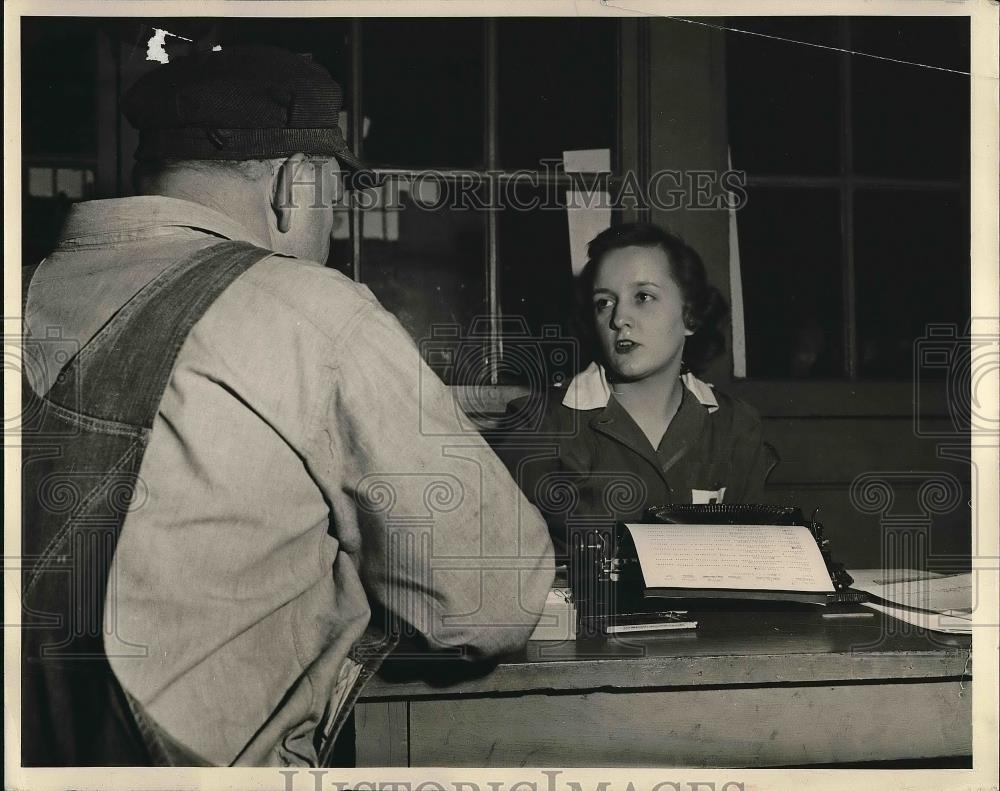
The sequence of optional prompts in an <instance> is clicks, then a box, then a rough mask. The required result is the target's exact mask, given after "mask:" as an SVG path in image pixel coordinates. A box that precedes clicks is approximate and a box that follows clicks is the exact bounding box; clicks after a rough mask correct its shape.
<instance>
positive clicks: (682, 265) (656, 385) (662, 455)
mask: <svg viewBox="0 0 1000 791" xmlns="http://www.w3.org/2000/svg"><path fill="white" fill-rule="evenodd" d="M587 251H588V262H587V265H586V267H585V268H584V270H583V272H582V273H581V276H580V287H581V298H582V305H583V308H582V310H583V319H584V321H583V325H584V327H583V329H584V333H583V334H584V338H585V343H588V344H590V345H592V346H593V348H592V352H593V357H594V359H595V361H594V362H593V363H591V364H590V365H589V367H587V368H585V369H584V370H583V371H581V372H580V373H578V374H577V375H576V376H575V377H574V378H573V379H572V381H571V382H570V383H569V385H568V386H567V387H566V388H564V389H553V390H551V391H549V392H548V393H536V394H532V395H530V396H526V397H524V398H521V399H515V400H514V401H512V402H511V403H510V405H509V406H508V417H507V425H510V426H518V428H515V429H512V430H511V431H510V432H508V433H507V434H506V435H505V436H504V438H503V440H502V441H501V442H500V444H499V446H498V447H497V450H498V453H499V454H500V456H501V458H503V459H504V461H505V462H506V463H507V465H508V467H509V468H510V470H511V473H512V475H513V476H514V477H515V479H516V480H517V481H518V483H519V484H520V485H521V487H522V489H523V491H524V492H525V494H526V495H527V497H528V498H529V499H530V500H531V501H532V502H533V503H534V504H535V505H536V506H537V507H538V508H539V510H541V511H542V513H543V515H544V516H545V518H546V520H547V521H548V524H549V529H550V531H551V532H552V538H553V542H554V543H555V545H556V551H557V555H559V556H561V557H563V558H565V555H566V548H567V545H568V541H569V538H568V531H569V530H571V529H574V526H575V527H576V528H590V527H603V526H606V525H608V524H609V523H613V522H614V521H617V520H623V521H628V520H634V519H638V518H640V517H641V516H642V515H643V513H644V512H645V511H646V509H647V508H649V507H650V506H658V505H665V504H669V503H711V502H725V503H758V502H761V501H762V490H763V486H764V481H765V479H766V478H767V475H768V473H769V472H770V470H771V468H772V467H773V466H774V464H775V461H776V457H775V455H774V452H773V450H772V449H771V448H770V446H768V445H766V444H765V443H764V442H763V440H762V438H761V423H760V418H759V417H758V415H757V413H756V412H755V411H754V410H753V409H752V408H751V407H750V406H748V405H747V404H745V403H744V402H742V401H739V400H738V399H735V398H732V397H729V396H727V395H726V394H724V393H721V392H719V391H718V390H716V389H714V388H713V387H712V386H711V385H709V384H706V383H705V382H703V381H701V380H699V379H697V378H696V377H695V375H694V373H693V372H692V371H697V370H700V369H701V367H702V366H703V365H704V364H705V363H707V362H708V361H709V360H710V359H711V358H712V357H713V356H715V355H717V354H718V353H719V352H720V351H721V350H722V348H723V341H722V335H721V333H720V331H719V328H718V324H719V322H720V321H721V320H722V318H723V317H724V316H725V313H726V305H725V303H724V301H723V299H722V297H721V295H720V294H719V292H718V291H717V290H716V289H715V288H714V287H712V286H711V285H710V284H709V282H708V279H707V276H706V273H705V267H704V264H703V263H702V261H701V258H700V257H699V255H698V253H697V252H695V251H694V250H693V249H692V248H691V247H690V246H688V245H687V244H686V243H685V242H684V241H683V240H681V239H680V238H679V237H677V236H675V235H673V234H671V233H669V232H667V231H665V230H663V229H662V228H660V227H658V226H656V225H651V224H644V223H634V224H627V225H620V226H616V227H613V228H609V229H608V230H606V231H603V232H602V233H600V234H599V235H598V236H596V237H595V238H594V239H593V240H592V241H591V242H590V244H589V246H588V250H587Z"/></svg>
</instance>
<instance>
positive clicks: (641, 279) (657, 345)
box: [593, 247, 691, 381]
mask: <svg viewBox="0 0 1000 791" xmlns="http://www.w3.org/2000/svg"><path fill="white" fill-rule="evenodd" d="M593 310H594V314H593V315H594V321H595V324H596V329H597V336H598V339H599V343H600V346H601V351H602V352H603V354H604V360H605V362H606V364H607V365H608V368H609V373H611V374H614V376H615V378H617V379H619V380H622V381H638V380H641V379H646V378H648V377H650V376H653V375H655V374H658V373H664V372H667V371H670V370H679V369H680V360H681V352H682V350H683V349H684V338H685V337H686V336H688V335H690V334H691V331H690V330H688V329H687V328H686V327H685V326H684V300H683V297H682V296H681V291H680V288H679V287H678V285H677V283H676V282H675V281H674V278H673V275H671V273H670V261H669V260H668V258H667V254H666V253H665V252H664V251H663V250H661V249H660V248H658V247H623V248H621V249H619V250H612V251H611V252H610V253H608V254H607V255H605V256H604V258H603V259H602V261H601V263H600V264H599V265H598V268H597V272H596V275H595V278H594V291H593Z"/></svg>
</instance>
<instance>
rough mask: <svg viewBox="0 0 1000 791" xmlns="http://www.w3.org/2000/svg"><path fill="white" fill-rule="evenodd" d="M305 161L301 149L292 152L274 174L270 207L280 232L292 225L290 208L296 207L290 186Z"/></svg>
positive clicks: (293, 183) (287, 229) (286, 231)
mask: <svg viewBox="0 0 1000 791" xmlns="http://www.w3.org/2000/svg"><path fill="white" fill-rule="evenodd" d="M305 161H306V155H305V154H303V153H302V152H301V151H299V152H297V153H295V154H292V155H291V156H290V157H288V159H286V160H285V161H284V162H282V163H281V165H280V166H279V167H278V172H277V173H276V174H275V175H274V184H273V192H272V193H271V208H272V209H273V210H274V219H275V224H276V225H277V226H278V231H280V232H281V233H288V231H289V230H290V229H291V227H292V210H293V209H295V208H296V207H295V204H294V203H293V197H292V187H293V186H294V185H295V177H296V176H297V175H298V173H299V169H300V168H301V167H302V163H303V162H305Z"/></svg>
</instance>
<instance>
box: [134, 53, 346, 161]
mask: <svg viewBox="0 0 1000 791" xmlns="http://www.w3.org/2000/svg"><path fill="white" fill-rule="evenodd" d="M343 104H344V92H343V91H342V90H341V87H340V86H339V85H338V84H337V83H336V82H335V81H334V80H333V78H332V77H331V76H330V74H329V73H328V72H327V71H326V69H324V68H323V67H322V66H320V65H319V64H318V63H316V62H314V61H313V60H311V59H310V58H308V57H305V56H302V55H296V54H294V53H292V52H288V51H286V50H283V49H279V48H277V47H263V46H252V47H250V46H248V47H228V46H227V47H225V48H224V49H222V50H220V51H218V52H199V53H197V54H193V55H189V56H187V57H184V58H179V59H176V60H172V61H170V62H169V63H167V64H165V65H163V66H159V67H157V68H155V69H154V70H153V71H151V72H149V73H148V74H146V75H144V76H143V77H141V78H140V79H139V80H137V81H136V83H135V85H133V86H132V87H131V88H130V89H129V90H128V92H127V93H126V94H125V97H124V100H123V110H124V113H125V117H126V118H128V120H129V122H130V123H131V124H132V126H134V127H135V128H136V129H138V130H139V133H140V134H139V148H138V150H137V151H136V153H135V158H136V159H139V160H154V159H155V160H160V159H234V160H241V159H269V158H276V157H282V156H289V155H291V154H294V153H296V152H298V151H302V152H303V153H306V154H327V155H332V156H335V157H337V159H339V160H340V161H341V162H342V163H343V164H344V165H345V166H347V167H348V168H351V169H354V170H357V169H361V168H363V167H364V166H363V164H362V163H361V162H360V161H359V160H358V158H357V157H355V156H354V154H353V153H352V152H351V150H350V148H348V146H347V142H346V141H345V140H344V135H343V133H342V132H341V131H340V127H338V126H337V120H338V116H339V115H340V110H341V108H342V107H343Z"/></svg>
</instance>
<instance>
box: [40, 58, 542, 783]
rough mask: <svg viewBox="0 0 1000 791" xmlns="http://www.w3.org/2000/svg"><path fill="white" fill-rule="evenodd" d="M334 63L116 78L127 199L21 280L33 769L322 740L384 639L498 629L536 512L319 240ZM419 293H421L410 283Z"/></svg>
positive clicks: (193, 758) (301, 755) (256, 64)
mask: <svg viewBox="0 0 1000 791" xmlns="http://www.w3.org/2000/svg"><path fill="white" fill-rule="evenodd" d="M342 102H343V99H342V92H341V89H340V87H339V86H338V85H337V84H336V83H335V82H334V81H333V80H332V79H331V78H330V76H329V74H327V73H326V71H325V70H324V69H322V68H321V67H320V66H319V65H317V64H316V63H314V62H312V61H310V60H308V59H305V58H302V57H300V56H297V55H293V54H291V53H288V52H284V51H282V50H277V49H272V48H263V47H254V48H244V49H240V48H230V47H227V48H225V49H224V50H223V51H221V52H205V53H201V54H198V55H195V56H192V57H190V58H187V59H184V60H182V61H176V62H171V63H169V64H167V65H164V66H160V67H158V68H157V69H155V70H154V71H153V72H151V73H150V74H149V75H147V76H146V77H144V78H143V79H141V80H140V81H139V82H138V83H137V84H136V85H135V86H134V87H133V88H132V89H131V91H130V92H129V93H128V94H127V96H126V97H125V112H126V115H127V116H128V118H129V120H130V121H131V122H132V124H133V125H134V126H136V127H137V128H138V129H139V130H140V133H141V142H140V146H139V149H138V152H137V154H136V157H137V159H138V167H137V188H138V191H139V193H140V195H139V196H138V197H130V198H121V199H115V200H101V201H91V202H87V203H81V204H78V205H76V206H75V207H74V209H73V211H72V213H71V215H70V217H69V219H68V221H67V224H66V227H65V229H64V231H63V234H62V237H61V239H60V241H59V244H58V247H57V248H56V250H55V252H54V253H53V254H52V255H51V256H50V257H49V258H47V259H46V260H45V261H44V262H43V263H42V264H41V265H40V266H39V267H38V269H37V271H36V272H35V274H34V276H33V279H32V282H31V284H30V289H29V291H28V294H27V302H26V309H25V322H26V325H27V335H26V355H27V356H26V364H25V374H26V384H25V393H26V404H25V412H24V427H23V428H24V450H23V460H24V478H23V481H24V485H23V492H22V494H23V501H24V509H23V533H22V536H23V554H24V556H25V563H24V573H23V583H22V600H23V606H24V612H25V618H24V623H25V626H24V628H23V630H22V640H23V663H22V665H23V673H22V677H23V681H22V698H23V700H22V708H23V719H22V725H23V736H22V744H23V750H22V759H23V762H24V764H25V765H35V766H39V765H42V766H44V765H50V766H52V765H55V766H59V765H102V764H103V765H124V764H158V763H162V764H179V765H197V764H215V765H227V764H247V765H316V764H319V763H323V762H324V761H325V760H327V757H328V753H329V750H330V746H331V744H332V743H333V741H334V738H335V737H336V735H337V732H338V730H339V729H340V727H341V725H342V723H343V721H344V719H345V717H346V716H347V714H348V712H349V711H350V708H351V706H352V705H353V703H354V701H355V699H356V698H357V695H358V694H359V692H360V689H361V686H362V685H363V683H364V682H365V680H367V678H369V677H370V675H371V674H372V673H373V672H374V670H375V669H376V668H377V666H378V664H379V663H380V661H381V660H382V658H383V657H384V656H385V654H386V653H387V652H388V651H389V650H391V649H392V647H393V645H395V644H396V642H397V641H398V640H400V639H401V638H402V640H404V641H405V643H406V645H407V646H408V650H411V651H413V650H417V651H423V652H426V654H427V655H428V656H430V657H435V658H437V657H442V656H443V657H447V658H452V659H459V660H477V659H484V658H488V657H495V656H498V655H500V654H503V653H505V652H509V651H512V650H516V649H518V648H520V647H521V646H522V645H523V644H524V642H525V641H526V640H527V638H528V635H529V634H530V632H531V630H532V628H533V627H534V624H535V622H536V621H537V619H538V613H540V612H541V609H542V605H543V602H544V600H545V597H546V593H547V591H548V590H549V586H550V583H551V580H552V574H553V561H552V547H551V544H550V541H549V538H548V533H547V530H546V527H545V523H544V522H543V521H542V519H541V518H540V517H539V515H538V513H537V512H536V511H535V510H534V508H533V507H532V506H530V505H529V504H528V503H527V502H526V501H525V500H524V498H523V497H522V495H521V494H520V492H519V491H518V490H517V487H516V485H515V484H514V482H513V481H512V480H511V478H510V476H509V475H508V473H507V472H506V470H505V469H504V467H503V466H502V465H501V463H500V462H499V461H498V460H497V459H496V457H495V456H494V455H493V454H492V452H491V451H490V450H489V448H488V446H486V444H485V443H484V442H483V440H482V439H481V438H480V437H479V436H478V435H476V434H470V433H469V432H468V431H467V430H465V429H463V423H462V421H461V418H460V415H459V414H458V411H457V409H456V407H455V404H454V402H453V400H452V398H451V396H450V394H449V393H448V391H447V389H446V388H445V386H444V385H443V384H442V383H441V382H440V380H438V379H437V378H436V377H435V376H434V374H433V373H432V372H431V371H430V370H429V369H428V368H427V367H426V366H425V365H424V363H423V362H422V360H421V359H420V355H419V353H418V351H417V349H416V347H415V346H414V344H413V343H412V341H411V340H410V338H409V336H408V335H407V334H406V333H405V331H404V330H403V329H402V327H401V326H400V324H399V323H398V322H397V321H396V320H395V319H394V318H393V317H392V316H391V315H390V314H388V313H387V312H386V311H385V310H383V309H382V308H381V307H380V305H379V304H378V302H377V301H376V300H375V298H374V297H373V296H372V294H371V293H370V292H369V291H368V289H367V288H365V287H364V286H362V285H359V284H357V283H354V282H352V281H350V280H349V279H347V278H345V277H344V276H342V275H341V274H339V273H337V272H336V271H334V270H331V269H327V268H325V267H323V266H321V265H320V264H318V263H316V262H322V261H325V260H326V257H327V252H328V249H329V244H330V233H331V230H332V227H333V221H334V216H333V211H332V209H331V205H332V204H333V203H334V202H335V201H336V200H337V198H338V193H339V190H340V189H341V186H342V184H341V182H342V175H341V169H342V168H343V169H355V168H358V167H360V163H359V162H358V161H357V159H356V158H355V157H354V156H353V154H352V153H351V151H350V150H349V149H348V147H347V146H346V144H345V142H344V140H343V137H342V135H341V133H340V131H339V129H338V126H337V118H338V113H339V111H340V109H341V106H342ZM414 298H419V295H414Z"/></svg>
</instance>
